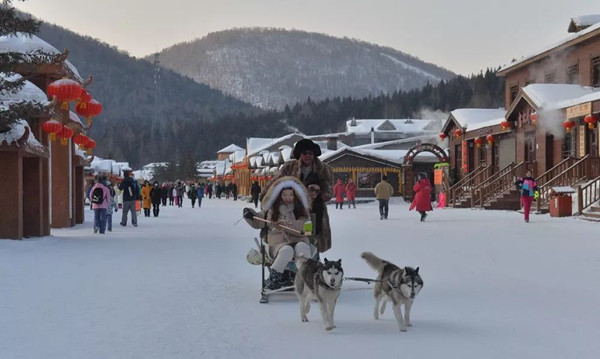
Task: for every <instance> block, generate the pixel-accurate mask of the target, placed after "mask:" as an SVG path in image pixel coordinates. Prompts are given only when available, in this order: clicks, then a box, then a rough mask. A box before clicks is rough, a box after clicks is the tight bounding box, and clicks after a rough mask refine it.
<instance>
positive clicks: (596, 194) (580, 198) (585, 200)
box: [577, 176, 600, 214]
mask: <svg viewBox="0 0 600 359" xmlns="http://www.w3.org/2000/svg"><path fill="white" fill-rule="evenodd" d="M598 201H600V176H599V177H596V178H594V179H593V180H592V181H591V182H590V183H588V184H586V185H585V186H583V187H578V188H577V212H578V213H579V214H582V213H583V210H584V209H586V208H588V207H589V206H591V205H592V204H594V203H596V202H598Z"/></svg>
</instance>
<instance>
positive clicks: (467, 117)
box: [443, 108, 506, 130]
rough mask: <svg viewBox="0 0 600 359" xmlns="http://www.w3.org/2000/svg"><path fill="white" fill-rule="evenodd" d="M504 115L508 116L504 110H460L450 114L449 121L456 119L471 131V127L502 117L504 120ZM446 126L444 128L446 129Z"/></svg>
mask: <svg viewBox="0 0 600 359" xmlns="http://www.w3.org/2000/svg"><path fill="white" fill-rule="evenodd" d="M504 115H506V110H504V109H489V108H459V109H456V110H454V111H452V112H450V117H449V118H448V120H447V121H450V120H451V118H454V120H456V122H458V124H459V125H460V126H461V127H462V128H467V129H468V130H471V127H473V126H475V125H478V124H481V123H484V122H487V121H491V120H494V119H497V118H501V117H502V118H504ZM447 123H448V122H446V124H447ZM446 124H444V126H443V128H445V127H446Z"/></svg>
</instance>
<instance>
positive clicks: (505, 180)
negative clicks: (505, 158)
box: [472, 162, 533, 207]
mask: <svg viewBox="0 0 600 359" xmlns="http://www.w3.org/2000/svg"><path fill="white" fill-rule="evenodd" d="M532 165H533V163H532V162H521V163H519V164H517V165H515V164H514V163H511V164H510V165H508V166H506V167H505V168H504V169H502V171H500V172H498V175H497V176H496V175H494V176H493V178H489V179H488V180H487V181H485V182H484V183H482V184H481V185H479V186H478V187H476V188H475V189H474V190H473V194H472V201H473V207H475V206H480V207H483V205H484V204H485V203H486V202H488V201H490V200H492V199H494V198H495V197H497V196H499V195H500V194H501V193H503V192H504V191H506V190H508V189H510V188H513V187H514V186H515V177H519V176H523V175H524V174H525V173H526V172H527V170H528V169H529V168H530V167H531V166H532Z"/></svg>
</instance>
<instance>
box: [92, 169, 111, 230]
mask: <svg viewBox="0 0 600 359" xmlns="http://www.w3.org/2000/svg"><path fill="white" fill-rule="evenodd" d="M105 182H106V177H103V176H100V175H98V176H96V184H94V186H93V187H92V189H91V191H90V196H91V200H90V202H91V203H92V209H93V210H94V233H98V231H100V234H104V231H106V209H107V208H108V204H109V201H110V191H109V189H108V187H106V184H105Z"/></svg>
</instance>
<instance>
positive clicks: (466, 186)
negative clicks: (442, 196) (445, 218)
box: [449, 164, 492, 206]
mask: <svg viewBox="0 0 600 359" xmlns="http://www.w3.org/2000/svg"><path fill="white" fill-rule="evenodd" d="M491 170H492V167H486V166H485V164H482V165H480V166H479V167H477V168H476V169H474V170H473V171H471V172H470V173H468V174H467V175H466V176H465V177H463V178H461V179H460V181H458V182H456V183H455V184H454V186H452V187H450V190H449V192H450V205H451V206H455V205H456V203H458V202H460V201H461V200H463V199H465V198H467V197H468V196H469V195H470V194H471V188H473V187H474V186H477V185H478V184H479V183H481V182H483V181H485V179H486V178H487V177H489V175H490V173H491Z"/></svg>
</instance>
